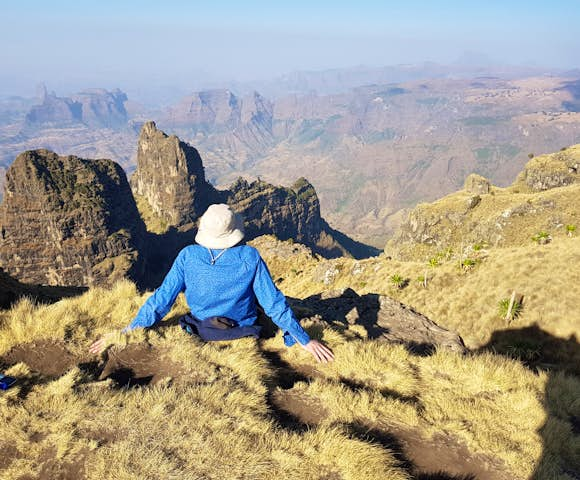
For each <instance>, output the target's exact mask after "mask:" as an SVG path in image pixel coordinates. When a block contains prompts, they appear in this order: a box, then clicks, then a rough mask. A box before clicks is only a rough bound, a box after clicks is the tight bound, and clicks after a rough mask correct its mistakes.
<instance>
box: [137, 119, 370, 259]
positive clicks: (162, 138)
mask: <svg viewBox="0 0 580 480" xmlns="http://www.w3.org/2000/svg"><path fill="white" fill-rule="evenodd" d="M216 115H217V113H216ZM223 115H225V114H222V116H223ZM220 118H221V117H220ZM222 120H223V119H222ZM137 163H138V166H137V170H136V171H135V173H134V174H133V176H132V177H131V186H132V188H133V191H134V192H135V194H136V195H138V196H140V197H143V198H144V199H145V200H146V201H147V203H148V206H149V210H151V211H152V212H153V213H154V214H155V215H156V216H157V217H158V218H160V219H161V220H162V222H163V223H164V224H165V225H166V226H167V227H177V228H178V229H179V230H180V231H182V232H186V231H188V230H192V229H193V228H195V222H196V221H197V220H198V219H199V217H200V216H201V214H202V213H203V212H204V211H205V209H206V208H207V206H209V205H210V204H212V203H220V202H227V203H228V204H230V205H231V206H232V208H233V209H234V210H236V211H237V212H239V213H241V214H242V215H243V216H244V218H245V220H246V229H247V232H246V238H248V239H252V238H255V237H257V236H259V235H264V234H274V235H276V236H277V237H279V238H281V239H284V240H286V239H290V238H292V239H294V240H296V241H299V242H302V243H304V244H306V245H308V246H309V247H311V248H313V249H314V250H315V251H316V252H317V253H320V254H322V255H324V256H330V257H336V256H340V255H349V254H352V255H355V256H369V255H371V254H373V253H375V252H374V251H373V249H370V248H368V247H366V246H365V245H363V244H358V243H356V242H354V241H352V240H350V239H348V237H346V236H344V235H341V234H339V233H338V232H336V231H334V230H332V229H331V228H330V227H329V226H328V224H327V223H326V222H325V221H324V219H323V218H322V217H321V215H320V203H319V200H318V196H317V194H316V191H315V189H314V187H313V186H312V185H311V184H310V183H309V182H308V181H307V180H306V179H304V178H301V179H299V180H298V181H296V182H295V184H294V185H293V186H292V187H290V188H287V187H281V186H275V185H272V184H269V183H267V182H263V181H260V180H257V181H254V182H251V183H250V182H248V181H247V180H244V179H242V178H240V179H238V180H237V181H236V182H234V183H233V184H232V185H231V186H230V187H229V188H228V189H226V190H216V189H215V188H214V187H213V186H212V185H211V184H209V183H208V182H207V181H206V179H205V174H204V168H203V163H202V160H201V157H200V155H199V153H198V151H197V150H196V149H195V148H193V147H192V146H191V145H189V144H187V143H185V142H182V141H180V140H179V138H177V137H176V136H174V135H172V136H167V135H166V134H165V133H163V132H162V131H161V130H159V129H157V127H156V125H155V123H154V122H147V123H146V124H145V125H144V126H143V128H142V130H141V135H140V137H139V146H138V155H137Z"/></svg>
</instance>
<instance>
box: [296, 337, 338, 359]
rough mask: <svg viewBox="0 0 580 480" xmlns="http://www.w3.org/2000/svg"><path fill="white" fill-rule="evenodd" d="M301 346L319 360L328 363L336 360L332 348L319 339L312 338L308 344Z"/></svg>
mask: <svg viewBox="0 0 580 480" xmlns="http://www.w3.org/2000/svg"><path fill="white" fill-rule="evenodd" d="M301 346H302V348H303V349H304V350H306V351H307V352H310V353H311V354H312V356H313V357H314V358H316V360H317V361H319V362H322V363H328V362H332V361H333V360H334V353H332V350H331V349H330V348H328V347H327V346H326V345H324V343H322V342H319V341H318V340H310V341H309V342H308V343H307V344H306V345H301Z"/></svg>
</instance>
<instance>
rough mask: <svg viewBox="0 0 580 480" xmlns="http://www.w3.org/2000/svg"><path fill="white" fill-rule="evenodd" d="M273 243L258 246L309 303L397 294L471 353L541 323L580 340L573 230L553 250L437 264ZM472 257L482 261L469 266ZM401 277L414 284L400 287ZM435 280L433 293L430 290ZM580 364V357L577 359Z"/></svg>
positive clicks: (578, 254)
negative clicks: (295, 249)
mask: <svg viewBox="0 0 580 480" xmlns="http://www.w3.org/2000/svg"><path fill="white" fill-rule="evenodd" d="M277 242H278V241H277V240H275V239H274V238H272V237H269V238H266V237H262V238H260V239H257V240H256V241H254V242H253V245H255V246H256V247H257V248H258V249H260V251H261V252H262V255H263V256H264V257H265V258H266V259H267V263H268V265H269V267H270V270H271V273H272V275H273V277H274V278H275V279H276V280H277V284H278V286H279V287H280V288H282V289H283V291H284V292H285V293H286V294H287V295H290V296H292V297H297V298H305V297H307V296H309V295H314V294H317V293H320V292H322V291H324V290H328V289H344V288H347V287H350V288H353V289H354V290H356V291H357V293H359V294H361V295H363V294H366V293H380V294H385V295H389V296H391V297H393V298H396V299H397V300H399V301H401V302H403V303H405V304H407V305H409V306H411V307H412V308H414V309H415V310H417V311H418V312H420V313H423V314H424V315H427V316H428V317H429V318H430V319H431V320H433V321H435V322H436V323H438V324H439V325H441V326H443V327H446V328H448V329H451V330H454V331H456V332H458V333H459V334H460V335H461V336H462V337H463V339H464V341H465V342H466V345H467V346H468V347H469V348H472V349H473V348H479V347H482V346H484V345H486V344H487V343H488V342H490V340H491V339H492V336H493V334H494V332H495V333H496V335H497V333H498V332H501V331H509V330H513V329H524V328H528V327H532V326H534V325H537V326H538V327H539V328H540V329H542V330H543V331H545V332H547V333H548V334H550V335H553V336H554V337H558V338H561V339H570V337H574V336H575V338H576V339H579V338H580V310H578V298H580V269H578V268H577V267H576V265H579V261H580V238H579V237H578V236H573V237H568V236H567V235H566V234H565V232H562V231H561V232H559V233H558V234H557V235H556V234H555V235H554V239H553V241H552V242H551V243H549V244H547V245H538V244H536V243H534V242H533V241H531V240H529V241H528V242H527V244H526V245H522V246H519V247H516V246H514V247H507V248H500V247H496V248H491V247H488V248H487V249H482V250H477V251H474V250H473V245H468V246H466V247H465V249H464V254H463V255H460V254H459V252H453V251H446V252H441V255H439V256H436V257H435V258H437V262H436V264H435V263H434V264H433V265H429V263H428V262H427V261H423V262H419V261H398V260H393V259H389V257H387V256H386V255H381V256H379V257H374V258H369V259H366V260H360V261H356V260H352V259H346V258H340V259H335V260H323V259H320V258H318V257H315V256H312V255H310V256H309V255H308V253H307V252H304V251H302V253H300V254H298V255H296V256H295V257H293V256H292V255H282V254H280V253H279V252H280V251H282V252H283V251H284V250H280V248H279V247H278V246H276V245H278V243H277ZM466 258H469V259H473V261H474V262H475V263H474V264H473V265H470V266H468V267H466V266H461V265H460V264H461V262H464V261H465V259H466ZM394 276H400V277H401V278H402V279H404V280H408V285H407V286H405V287H404V288H398V287H397V286H396V285H395V282H394V279H393V277H394ZM424 276H426V277H427V287H426V288H425V286H424ZM514 290H515V291H517V292H518V293H520V294H522V295H524V300H523V309H522V311H521V314H520V315H519V316H518V317H517V318H515V319H513V320H512V321H506V320H505V319H504V318H502V317H500V315H499V309H498V302H499V301H500V300H502V299H506V298H509V297H510V296H511V293H512V292H513V291H514ZM577 363H578V365H580V356H579V357H577Z"/></svg>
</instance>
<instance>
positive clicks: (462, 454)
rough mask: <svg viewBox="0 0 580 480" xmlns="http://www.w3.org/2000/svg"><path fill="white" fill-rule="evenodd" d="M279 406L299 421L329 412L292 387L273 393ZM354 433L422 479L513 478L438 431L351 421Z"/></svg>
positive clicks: (497, 463) (311, 420) (313, 420)
mask: <svg viewBox="0 0 580 480" xmlns="http://www.w3.org/2000/svg"><path fill="white" fill-rule="evenodd" d="M271 399H272V402H273V404H274V405H275V407H276V408H277V409H279V410H281V411H283V412H286V413H287V414H288V415H289V416H290V417H291V418H294V420H295V422H296V423H297V425H304V424H305V425H309V426H312V425H316V424H318V423H320V422H321V421H322V420H323V419H324V418H326V417H327V416H328V411H327V409H326V408H325V407H324V406H323V405H322V404H321V403H320V402H318V401H317V400H316V399H313V398H306V397H305V396H304V395H303V394H300V393H298V392H294V391H292V390H291V389H290V390H281V389H279V390H277V391H276V392H274V393H273V394H272V396H271ZM348 427H349V430H350V432H351V434H352V435H353V436H354V437H357V438H359V439H361V440H365V441H369V442H372V443H378V444H380V445H382V446H384V447H385V448H388V449H390V450H392V451H393V452H395V454H396V455H397V457H398V458H399V460H400V461H401V463H402V464H403V465H404V467H405V468H407V470H408V471H409V473H410V474H411V475H413V477H414V478H418V479H422V480H428V479H430V480H435V479H437V480H472V479H473V480H475V479H477V480H513V478H514V477H513V475H512V474H511V473H509V472H507V471H506V469H505V466H504V465H503V462H502V461H501V460H499V459H496V458H493V457H489V456H485V455H481V454H474V453H472V452H470V451H469V449H468V448H467V446H466V445H465V444H464V443H463V442H461V441H460V440H459V439H458V438H455V437H453V436H451V435H447V434H438V435H435V436H434V437H433V438H430V439H429V438H425V437H424V436H423V435H422V434H421V432H420V431H419V430H418V429H410V428H405V427H403V426H401V425H374V424H366V423H356V424H352V425H349V426H348Z"/></svg>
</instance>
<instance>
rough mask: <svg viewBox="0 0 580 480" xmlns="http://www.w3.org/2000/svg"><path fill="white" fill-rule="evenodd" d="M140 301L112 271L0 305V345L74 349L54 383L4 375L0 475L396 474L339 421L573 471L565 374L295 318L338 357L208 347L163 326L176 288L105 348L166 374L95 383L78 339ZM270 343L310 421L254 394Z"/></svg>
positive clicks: (521, 472)
mask: <svg viewBox="0 0 580 480" xmlns="http://www.w3.org/2000/svg"><path fill="white" fill-rule="evenodd" d="M143 300H144V296H141V295H139V294H138V293H137V291H136V289H135V287H134V286H133V285H132V284H131V283H129V282H127V281H122V282H119V283H117V284H116V285H115V286H114V287H113V288H112V289H110V290H106V289H98V288H96V289H91V290H90V291H89V292H87V293H86V294H84V295H83V296H80V297H77V298H74V299H67V300H63V301H61V302H58V303H56V304H54V305H51V306H35V305H32V304H31V303H30V302H29V301H27V300H23V301H21V302H20V303H19V304H18V305H16V306H15V307H14V308H13V309H12V310H10V311H7V312H4V313H2V314H1V321H0V355H4V354H6V353H7V352H8V351H9V350H10V349H11V348H12V347H14V346H16V345H19V344H23V343H28V342H32V341H37V342H38V341H41V340H54V341H58V342H61V344H62V345H63V346H65V347H66V349H67V350H68V351H69V352H72V353H73V354H74V355H76V356H77V358H78V360H79V362H78V365H79V366H76V367H73V368H72V369H70V370H68V371H67V372H66V373H64V374H63V375H62V376H60V377H56V378H50V377H47V376H43V375H39V374H38V373H34V372H31V370H30V367H29V366H27V365H25V364H24V363H20V364H17V365H15V366H13V367H11V368H10V369H9V370H8V373H9V374H13V375H15V376H17V377H18V378H19V386H17V387H14V388H12V389H11V390H8V391H7V392H4V393H2V394H1V395H0V418H1V419H2V422H1V423H0V448H1V449H2V451H3V452H8V455H5V457H8V458H9V459H10V461H9V462H7V463H6V461H5V463H4V464H0V472H1V474H2V475H1V476H2V478H6V479H16V478H22V476H23V475H24V476H26V475H29V476H31V477H33V478H35V477H38V476H40V477H43V476H44V477H45V478H46V477H52V478H57V477H58V476H59V475H61V476H63V475H65V474H68V475H72V476H73V478H88V479H91V478H95V479H96V478H99V479H100V478H120V479H124V478H127V479H128V478H192V479H194V478H195V479H198V478H216V479H217V478H228V479H229V478H240V479H241V478H244V479H246V478H252V479H259V478H269V477H272V476H276V475H277V476H279V477H281V478H320V479H322V478H342V479H377V478H388V479H406V478H410V474H409V472H408V471H407V470H406V469H405V468H404V467H403V466H402V465H401V464H399V462H398V461H397V460H396V458H395V457H394V456H393V453H392V452H391V451H390V450H389V449H388V448H386V447H385V446H381V445H379V444H377V443H375V442H373V441H371V440H369V439H367V438H360V437H359V436H357V435H355V434H353V430H352V426H353V425H363V426H365V428H368V429H371V428H372V429H373V430H379V431H385V432H389V431H393V430H394V431H397V430H401V429H406V430H408V431H419V432H422V435H423V436H425V438H429V436H430V435H434V434H436V433H441V432H445V433H448V434H451V435H453V436H455V437H457V438H459V439H461V440H462V441H463V442H464V443H465V444H466V445H467V446H468V448H469V449H470V451H472V452H474V453H481V454H485V455H488V456H490V457H493V458H497V459H500V460H501V461H503V462H504V463H505V469H506V471H508V472H511V473H509V476H511V478H522V479H523V478H527V477H528V476H530V475H532V473H533V472H534V470H535V469H536V468H537V469H539V470H538V472H537V475H538V476H537V478H538V479H544V478H545V479H548V478H556V477H554V476H551V474H550V472H557V474H558V475H560V476H559V477H557V478H567V477H566V476H565V474H564V473H563V472H564V469H565V468H569V469H570V468H579V467H580V454H579V452H580V449H579V448H577V447H578V446H580V440H579V437H578V435H577V434H575V433H573V432H574V431H573V426H572V421H573V419H574V418H580V403H579V402H578V398H580V382H579V381H578V379H577V378H575V377H570V376H566V375H563V374H554V375H548V374H545V373H544V374H540V375H537V374H534V373H532V372H531V371H529V370H527V369H526V368H524V367H523V366H522V365H521V364H520V363H519V362H517V361H514V360H508V359H505V358H503V357H499V356H495V355H492V354H483V355H473V356H467V357H464V356H459V355H456V354H452V353H449V352H443V351H440V352H437V353H436V354H434V355H433V356H431V357H416V356H413V355H411V354H409V353H408V352H407V351H406V350H405V349H404V348H403V347H401V346H394V345H387V344H384V343H380V342H378V341H371V340H366V339H357V338H356V333H360V332H357V331H356V328H353V331H352V332H351V331H349V330H350V329H349V330H347V331H344V332H340V331H336V330H333V329H331V328H329V327H324V326H322V325H320V324H307V325H306V327H307V329H308V330H309V331H310V333H311V334H312V335H313V336H315V337H319V338H322V339H324V341H326V342H327V343H328V344H329V345H330V346H331V347H332V348H333V350H334V351H335V353H336V356H337V357H336V361H335V362H334V363H332V364H329V365H319V364H316V363H315V362H314V360H313V359H312V358H311V357H310V356H309V355H308V354H307V353H306V352H304V351H303V350H302V349H299V348H291V349H285V348H283V346H282V340H281V337H280V335H278V336H277V337H275V338H273V339H270V340H264V341H261V342H256V341H255V340H251V339H244V340H240V341H237V342H232V343H213V344H203V343H201V342H200V341H198V340H196V339H194V338H191V337H188V336H186V335H184V334H183V333H182V332H181V330H180V329H179V327H178V326H176V325H174V322H173V321H172V319H174V318H175V317H176V316H178V315H180V314H182V313H183V311H184V310H185V305H184V303H183V299H180V300H179V301H178V302H177V304H176V306H175V307H174V309H173V310H172V312H171V313H170V314H169V316H168V318H169V319H170V320H169V321H168V322H165V323H164V324H163V325H162V326H161V328H159V329H157V330H154V331H149V332H144V331H139V332H136V333H134V334H132V335H130V336H129V337H128V338H125V337H121V336H119V338H118V339H116V340H115V341H114V343H118V344H120V345H117V346H113V347H112V352H115V351H120V349H122V348H124V347H123V345H128V346H127V347H125V348H130V347H131V345H134V344H139V345H145V346H147V348H150V349H151V350H152V351H153V352H158V355H159V359H158V362H159V363H163V362H165V363H167V362H169V364H170V365H174V372H175V373H174V375H169V376H168V377H167V378H165V379H162V380H161V381H159V382H158V383H156V384H155V385H151V386H144V387H136V388H119V387H118V386H117V385H116V384H115V382H113V380H110V379H109V380H104V381H98V379H97V378H96V377H95V373H94V372H93V370H92V369H91V368H87V367H86V365H85V366H82V364H83V362H86V361H88V360H90V358H89V357H88V355H86V353H85V352H86V349H87V347H88V344H89V343H90V342H91V340H92V339H93V338H95V336H97V335H98V334H100V333H103V332H106V331H109V330H111V329H113V328H120V327H122V326H124V325H125V324H126V323H127V322H128V320H129V319H131V318H132V317H133V315H134V314H135V312H136V310H137V309H138V307H139V305H140V304H141V303H142V302H143ZM268 352H274V353H275V354H276V355H279V356H280V359H281V361H282V362H285V363H286V364H287V365H288V366H289V368H290V370H295V371H297V372H301V373H302V374H303V375H304V378H306V381H299V382H297V383H295V384H294V386H293V387H292V388H291V389H290V390H287V391H286V393H288V392H290V393H291V394H293V395H298V396H299V397H300V398H302V399H304V400H305V401H306V402H307V403H309V404H311V405H312V410H313V412H314V414H316V415H318V416H319V417H320V420H319V421H318V422H317V424H316V425H315V426H312V427H311V428H309V429H307V430H304V431H303V430H300V429H294V428H288V426H285V425H284V424H283V423H282V424H280V423H279V422H278V420H277V416H276V414H275V410H272V408H273V407H272V406H271V405H270V404H269V401H268V398H269V395H270V394H272V393H273V392H274V393H275V392H278V393H280V392H283V391H282V390H281V389H280V387H279V386H278V385H279V384H278V381H279V379H278V376H279V375H280V371H278V367H276V365H275V364H272V363H271V361H270V360H269V359H270V356H269V355H268ZM155 368H156V365H154V364H152V365H151V371H152V372H153V371H154V370H155ZM569 478H571V477H569Z"/></svg>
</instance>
